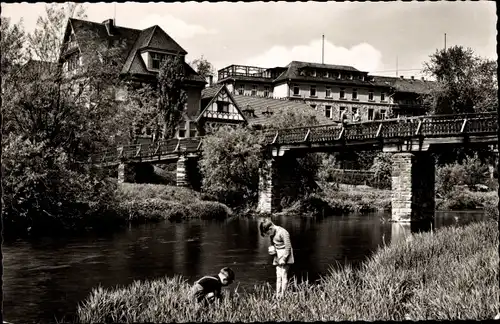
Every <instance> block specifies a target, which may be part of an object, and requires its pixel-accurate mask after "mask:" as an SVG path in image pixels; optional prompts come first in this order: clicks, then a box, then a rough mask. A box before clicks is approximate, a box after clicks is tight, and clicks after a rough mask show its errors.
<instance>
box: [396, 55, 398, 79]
mask: <svg viewBox="0 0 500 324" xmlns="http://www.w3.org/2000/svg"><path fill="white" fill-rule="evenodd" d="M397 76H398V57H397V56H396V77H397Z"/></svg>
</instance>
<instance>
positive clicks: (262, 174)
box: [257, 155, 315, 213]
mask: <svg viewBox="0 0 500 324" xmlns="http://www.w3.org/2000/svg"><path fill="white" fill-rule="evenodd" d="M301 176H303V174H302V172H301V168H300V165H299V163H298V161H297V159H296V157H294V156H293V155H292V156H289V155H285V156H283V157H274V158H268V159H266V160H264V161H263V163H262V164H261V167H260V169H259V201H258V205H257V212H259V213H271V212H275V211H279V210H281V207H282V206H281V202H282V200H283V199H285V200H286V199H290V200H293V199H296V198H297V197H298V196H299V195H300V194H301V189H302V184H301V183H300V182H301V181H303V179H302V178H301ZM314 185H315V183H308V186H309V187H312V186H314ZM306 190H307V189H306Z"/></svg>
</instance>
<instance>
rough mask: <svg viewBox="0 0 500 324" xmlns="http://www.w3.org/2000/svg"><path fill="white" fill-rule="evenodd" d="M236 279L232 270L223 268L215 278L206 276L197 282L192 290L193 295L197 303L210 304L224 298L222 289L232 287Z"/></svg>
mask: <svg viewBox="0 0 500 324" xmlns="http://www.w3.org/2000/svg"><path fill="white" fill-rule="evenodd" d="M234 278H235V276H234V272H233V270H232V269H231V268H228V267H225V268H222V269H221V270H220V272H219V273H218V274H216V275H215V276H204V277H202V278H201V279H199V280H197V281H196V282H195V283H194V284H193V287H192V288H191V294H192V296H193V298H194V299H195V300H196V301H197V302H203V303H205V304H210V303H212V302H214V301H215V300H216V299H221V298H222V287H224V286H228V285H230V284H231V283H232V282H233V281H234Z"/></svg>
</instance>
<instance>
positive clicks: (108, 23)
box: [102, 19, 115, 36]
mask: <svg viewBox="0 0 500 324" xmlns="http://www.w3.org/2000/svg"><path fill="white" fill-rule="evenodd" d="M102 23H103V25H104V26H106V31H107V32H108V35H109V36H113V29H114V28H115V20H114V19H106V20H105V21H103V22H102Z"/></svg>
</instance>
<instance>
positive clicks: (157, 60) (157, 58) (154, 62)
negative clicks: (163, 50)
mask: <svg viewBox="0 0 500 324" xmlns="http://www.w3.org/2000/svg"><path fill="white" fill-rule="evenodd" d="M150 55H151V66H150V68H151V69H155V70H159V69H160V64H161V61H162V60H164V59H165V57H166V55H165V54H160V53H151V54H150Z"/></svg>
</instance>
